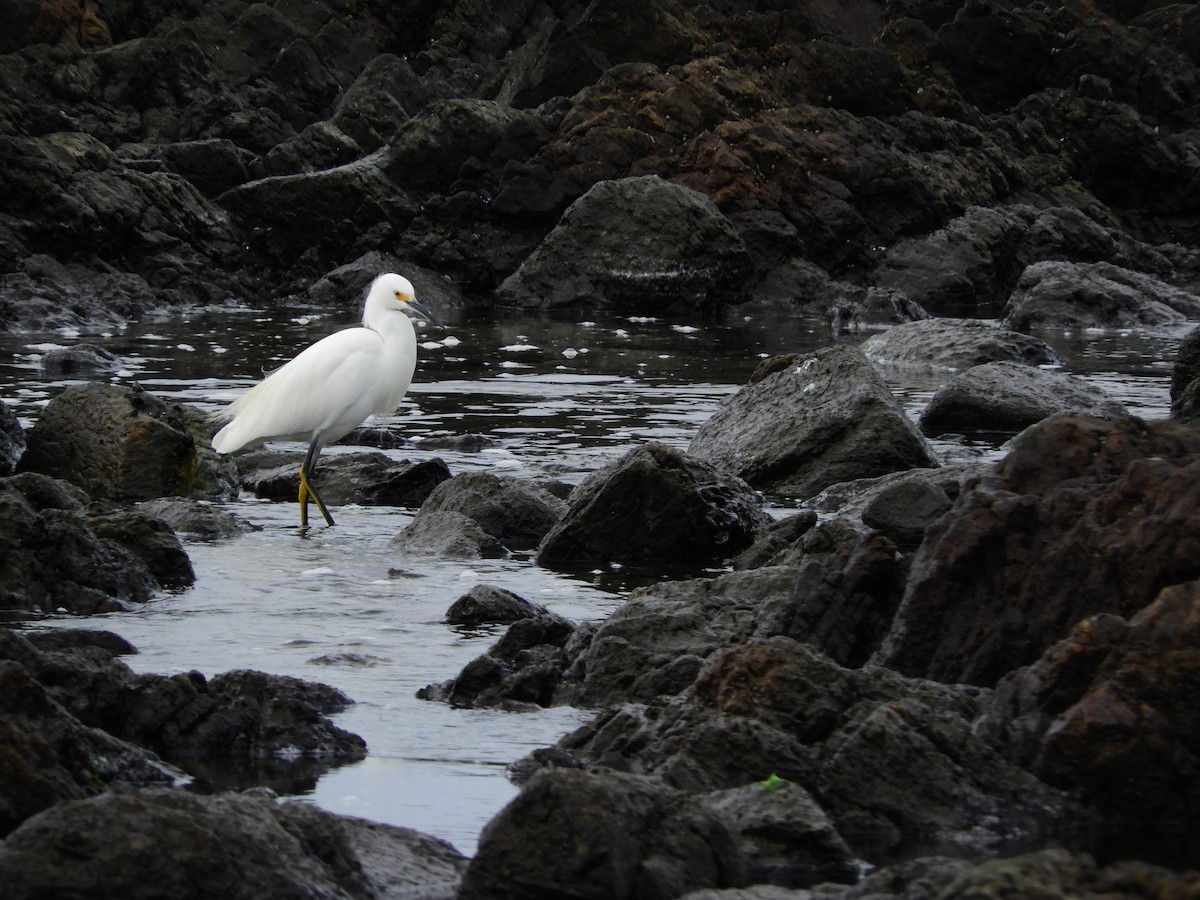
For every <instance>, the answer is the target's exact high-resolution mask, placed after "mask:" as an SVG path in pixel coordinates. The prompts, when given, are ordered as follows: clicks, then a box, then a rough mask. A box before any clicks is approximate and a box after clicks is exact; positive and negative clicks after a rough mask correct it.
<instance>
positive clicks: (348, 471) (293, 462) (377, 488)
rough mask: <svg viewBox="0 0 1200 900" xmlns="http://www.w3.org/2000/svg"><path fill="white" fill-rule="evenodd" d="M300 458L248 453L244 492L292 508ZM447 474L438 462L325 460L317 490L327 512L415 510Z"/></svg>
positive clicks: (374, 456)
mask: <svg viewBox="0 0 1200 900" xmlns="http://www.w3.org/2000/svg"><path fill="white" fill-rule="evenodd" d="M303 461H304V454H302V453H281V452H277V451H271V450H261V451H252V452H251V453H249V454H246V455H244V456H242V457H240V458H239V459H238V468H239V469H240V471H241V473H242V474H241V483H242V488H243V489H244V490H247V491H251V492H253V494H254V496H255V497H259V498H262V499H265V500H280V501H291V502H295V501H296V497H297V495H298V494H299V491H300V463H301V462H303ZM448 478H450V470H449V469H448V468H447V467H446V464H445V463H444V462H442V460H440V459H430V460H423V461H421V462H416V463H413V462H409V461H407V460H403V461H400V462H397V461H396V460H394V459H392V458H391V457H389V456H385V455H384V454H382V453H337V454H332V453H331V454H326V455H325V456H324V457H323V458H322V459H321V463H320V465H319V467H318V468H317V474H316V479H315V482H314V483H315V484H317V485H318V487H319V490H320V491H321V499H322V500H324V501H325V502H326V503H327V504H329V505H330V506H342V505H345V504H348V503H358V504H361V505H363V506H398V507H403V508H407V509H416V508H418V507H420V506H421V504H422V503H424V502H425V501H426V500H427V499H428V498H429V495H430V494H432V493H433V490H434V488H436V487H437V486H438V485H439V484H441V483H442V482H443V481H446V480H447V479H448Z"/></svg>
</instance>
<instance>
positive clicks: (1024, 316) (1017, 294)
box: [1004, 262, 1200, 331]
mask: <svg viewBox="0 0 1200 900" xmlns="http://www.w3.org/2000/svg"><path fill="white" fill-rule="evenodd" d="M1197 319H1200V295H1197V294H1195V293H1192V292H1190V291H1185V290H1182V289H1180V288H1177V287H1173V286H1172V285H1169V284H1167V283H1165V282H1163V281H1161V280H1159V279H1158V278H1155V277H1154V276H1152V275H1146V274H1144V273H1141V272H1132V271H1130V270H1128V269H1123V268H1120V267H1119V266H1114V265H1111V264H1110V263H1103V262H1101V263H1068V262H1044V263H1036V264H1034V265H1031V266H1029V267H1028V268H1027V269H1025V271H1024V272H1023V273H1022V274H1021V279H1020V281H1019V282H1018V283H1017V286H1016V288H1015V289H1014V290H1013V292H1012V295H1011V296H1010V297H1009V298H1008V303H1007V304H1006V305H1005V307H1004V324H1005V325H1006V326H1007V327H1009V328H1013V329H1016V330H1018V331H1029V330H1030V329H1033V328H1046V327H1060V328H1061V327H1069V328H1124V327H1129V326H1131V325H1173V324H1177V323H1180V322H1185V321H1188V320H1197Z"/></svg>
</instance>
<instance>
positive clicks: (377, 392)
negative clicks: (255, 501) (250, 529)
mask: <svg viewBox="0 0 1200 900" xmlns="http://www.w3.org/2000/svg"><path fill="white" fill-rule="evenodd" d="M409 310H415V311H416V312H418V313H420V314H421V315H423V316H425V317H426V318H428V319H429V320H430V321H432V322H434V323H435V324H439V325H440V324H441V323H440V322H439V321H438V318H437V317H436V316H435V315H433V313H431V312H430V311H429V310H428V309H427V308H426V307H425V306H424V305H423V304H422V303H421V302H420V301H419V300H417V298H416V296H415V295H414V291H413V286H412V284H411V283H410V282H409V280H408V279H407V278H405V277H403V276H402V275H396V274H393V273H388V274H386V275H380V276H379V277H378V278H376V279H375V280H374V281H373V282H371V288H370V290H369V291H368V292H367V301H366V303H365V305H364V307H363V319H362V321H363V324H362V327H361V328H347V329H345V330H343V331H338V332H335V333H333V334H331V335H329V336H328V337H325V338H322V339H321V340H319V341H317V342H316V343H315V344H313V345H312V346H310V347H308V348H307V349H305V350H303V351H302V352H301V353H300V354H299V355H298V356H296V357H295V358H294V359H292V360H290V361H289V362H287V363H285V364H284V365H283V366H281V367H280V368H278V369H276V370H275V371H274V372H271V373H270V374H269V375H268V376H267V377H266V378H264V379H263V380H262V381H260V382H259V383H258V384H256V385H255V386H254V387H252V388H251V389H250V390H249V391H247V392H246V393H245V394H243V395H242V396H241V397H238V398H237V399H236V400H234V401H233V402H232V403H230V404H229V406H227V407H225V409H223V410H221V411H220V412H218V413H216V414H215V415H214V416H213V418H214V419H216V420H220V421H226V420H228V421H229V424H228V425H226V426H225V427H224V428H222V429H221V430H220V431H218V432H217V433H216V435H215V436H214V437H213V439H212V445H213V449H214V450H216V451H217V452H218V453H231V452H233V451H234V450H237V449H240V448H241V447H245V446H246V445H247V444H251V443H256V442H259V441H264V440H269V439H277V440H306V441H308V442H309V444H308V453H307V454H306V455H305V457H304V462H303V463H301V465H300V527H301V528H307V527H308V498H309V497H310V496H311V497H312V498H313V500H315V501H316V503H317V506H318V507H319V508H320V510H321V515H323V516H324V517H325V521H326V522H327V523H328V524H330V525H332V524H333V517H332V516H330V515H329V510H328V509H327V508H326V506H325V503H324V501H323V500H322V499H321V496H320V494H318V493H317V492H316V489H315V488H314V487H313V484H312V478H313V471H314V470H315V469H316V467H317V458H318V457H319V456H320V455H321V449H322V448H323V447H324V446H325V445H326V444H329V443H332V442H333V441H336V440H338V439H339V438H342V437H345V436H346V435H347V434H349V433H350V432H351V431H353V430H354V429H355V428H357V427H358V426H359V425H360V424H362V422H363V421H364V420H365V419H367V418H368V417H370V416H372V415H383V414H386V413H390V412H392V411H393V410H394V409H395V408H396V407H397V406H399V405H400V401H401V400H402V399H403V398H404V394H405V393H406V392H407V391H408V386H409V384H411V383H412V377H413V370H414V368H415V367H416V363H417V335H416V332H415V331H414V329H413V324H412V321H411V320H410V319H409V317H408V315H407V312H408V311H409Z"/></svg>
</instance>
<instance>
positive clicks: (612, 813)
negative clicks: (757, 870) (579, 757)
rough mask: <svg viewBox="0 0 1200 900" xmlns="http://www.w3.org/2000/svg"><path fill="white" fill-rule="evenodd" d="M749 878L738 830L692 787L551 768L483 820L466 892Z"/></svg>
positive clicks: (604, 888) (596, 892)
mask: <svg viewBox="0 0 1200 900" xmlns="http://www.w3.org/2000/svg"><path fill="white" fill-rule="evenodd" d="M548 842H550V843H549V844H548ZM551 844H552V845H553V846H555V847H556V848H558V849H557V851H556V852H555V853H544V852H541V851H540V849H539V848H543V847H546V846H549V845H551ZM744 879H745V860H744V858H743V857H742V855H741V852H740V850H739V847H738V844H737V839H736V837H735V836H734V835H733V834H732V833H731V831H730V829H729V827H728V826H727V825H726V824H725V822H724V821H723V820H722V819H721V818H720V817H718V816H717V815H715V814H714V813H712V812H711V811H709V810H707V809H705V808H704V806H703V805H702V804H699V803H697V802H695V801H694V800H693V799H692V798H690V797H689V796H688V795H686V794H684V793H682V792H680V791H677V790H672V789H671V788H668V787H664V786H663V785H661V784H660V783H658V782H657V781H655V780H653V779H649V778H641V777H638V776H634V775H619V774H614V773H603V774H598V773H590V772H579V771H571V770H563V771H556V770H550V771H546V772H543V773H541V774H539V775H537V776H536V777H534V778H533V780H531V781H530V782H529V783H528V784H527V785H526V786H525V787H524V788H523V789H522V791H521V793H520V794H519V795H518V796H517V797H516V799H514V800H513V801H512V802H510V803H509V804H508V806H506V807H505V808H504V809H503V810H501V811H500V813H498V814H497V815H496V817H495V818H493V819H492V821H491V822H489V823H488V825H487V826H486V827H485V828H484V830H483V833H482V834H481V835H480V840H479V850H478V852H477V853H476V854H475V856H474V858H473V859H472V860H471V862H470V864H469V865H468V866H467V871H466V873H465V875H464V876H463V883H462V888H461V891H460V893H459V897H460V898H461V900H485V898H489V900H490V898H496V900H499V898H513V900H515V898H517V897H530V896H537V895H543V896H561V897H596V898H599V897H677V896H680V895H682V894H684V893H686V892H688V891H690V890H696V889H699V888H705V887H713V888H720V887H736V886H739V885H741V884H742V883H743V882H744Z"/></svg>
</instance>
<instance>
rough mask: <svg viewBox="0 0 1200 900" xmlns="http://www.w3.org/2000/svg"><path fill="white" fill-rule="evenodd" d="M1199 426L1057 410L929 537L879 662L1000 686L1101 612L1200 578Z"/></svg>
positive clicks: (1138, 603) (1125, 609) (1131, 610)
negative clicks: (1199, 543) (1197, 541)
mask: <svg viewBox="0 0 1200 900" xmlns="http://www.w3.org/2000/svg"><path fill="white" fill-rule="evenodd" d="M1197 491H1200V435H1197V434H1196V432H1195V431H1193V430H1190V429H1188V428H1185V427H1183V426H1181V425H1179V424H1177V423H1174V422H1172V421H1169V420H1168V421H1163V422H1155V423H1146V422H1142V421H1141V420H1139V419H1132V418H1125V419H1117V420H1103V419H1089V418H1076V417H1071V416H1056V417H1052V418H1050V419H1048V420H1046V421H1044V422H1042V423H1040V424H1038V425H1035V426H1033V427H1032V428H1029V429H1027V430H1026V431H1024V432H1022V434H1021V435H1019V436H1018V437H1017V438H1016V439H1015V440H1014V441H1013V443H1012V446H1011V449H1010V451H1009V453H1008V455H1007V456H1006V457H1005V458H1004V459H1003V460H1002V461H1001V462H1000V463H998V464H997V466H996V468H995V472H994V474H993V475H992V476H990V477H987V478H984V479H983V480H981V481H980V483H979V484H978V485H977V486H975V488H974V489H973V490H969V491H966V492H964V493H963V494H962V495H960V496H959V498H958V500H957V501H956V503H955V505H954V507H953V508H952V509H951V510H950V511H949V512H948V513H946V514H945V515H944V516H942V518H940V519H939V520H938V521H937V522H935V523H934V524H933V525H932V526H930V528H929V529H928V531H927V532H926V536H925V540H924V542H923V543H922V545H921V547H920V549H919V550H918V551H917V553H916V556H915V558H914V559H913V563H912V571H911V574H910V576H909V578H908V583H907V586H906V588H905V593H904V601H903V603H902V604H901V606H900V609H899V610H898V611H897V613H896V618H895V622H894V623H893V625H892V630H891V633H890V634H889V635H888V638H887V640H886V642H885V643H884V646H883V647H882V649H881V650H880V652H879V654H877V656H876V657H875V661H876V662H878V663H880V664H883V665H887V666H890V667H892V668H895V669H897V670H898V671H900V672H904V673H906V674H910V675H921V676H924V677H930V678H937V679H940V680H945V681H952V682H967V683H971V684H994V683H995V682H996V681H997V680H998V679H999V678H1000V677H1002V676H1003V675H1004V674H1005V673H1007V672H1009V671H1011V670H1013V669H1015V668H1018V667H1019V666H1023V665H1028V664H1030V663H1032V662H1033V661H1034V660H1036V659H1037V658H1038V656H1039V655H1041V653H1042V652H1043V651H1044V650H1045V648H1046V647H1048V646H1050V645H1051V644H1053V643H1054V642H1055V641H1058V640H1061V639H1063V638H1064V637H1066V635H1067V633H1068V631H1069V629H1070V628H1071V627H1072V626H1073V625H1074V624H1075V623H1076V622H1078V621H1080V620H1081V619H1083V618H1085V617H1087V616H1092V615H1096V614H1099V613H1112V614H1116V615H1122V616H1132V615H1134V614H1135V613H1136V612H1137V611H1138V610H1140V609H1141V608H1142V607H1144V606H1146V605H1147V604H1149V603H1150V602H1151V601H1152V600H1153V599H1154V597H1155V596H1156V595H1157V594H1158V592H1159V591H1160V590H1161V589H1162V588H1163V587H1165V586H1166V585H1170V584H1175V583H1178V582H1181V581H1187V580H1191V579H1194V578H1196V577H1200V562H1198V561H1200V548H1198V547H1197V546H1196V545H1195V539H1194V535H1196V534H1200V530H1198V529H1200V521H1198V520H1197V515H1198V514H1197V510H1200V498H1198V495H1197Z"/></svg>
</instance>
